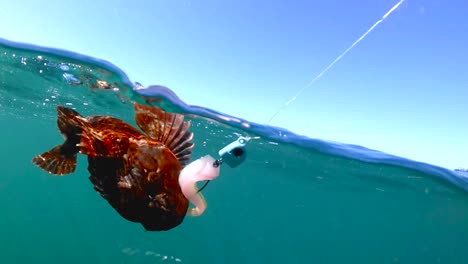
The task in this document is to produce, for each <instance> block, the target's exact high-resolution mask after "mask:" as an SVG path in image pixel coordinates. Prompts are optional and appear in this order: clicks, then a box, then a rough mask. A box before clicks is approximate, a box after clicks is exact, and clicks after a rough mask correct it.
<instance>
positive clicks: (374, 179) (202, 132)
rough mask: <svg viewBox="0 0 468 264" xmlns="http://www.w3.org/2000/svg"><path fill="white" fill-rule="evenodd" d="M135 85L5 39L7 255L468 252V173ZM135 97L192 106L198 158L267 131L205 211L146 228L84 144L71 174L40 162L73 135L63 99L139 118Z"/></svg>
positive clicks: (48, 259)
mask: <svg viewBox="0 0 468 264" xmlns="http://www.w3.org/2000/svg"><path fill="white" fill-rule="evenodd" d="M134 87H135V86H134V84H133V83H132V82H130V80H129V79H128V78H127V77H126V75H125V73H124V72H123V71H121V70H120V69H118V68H117V67H115V66H113V65H112V64H110V63H108V62H105V61H101V60H98V59H95V58H91V57H87V56H83V55H79V54H75V53H71V52H66V51H61V50H55V49H48V48H43V47H36V46H32V45H25V44H19V43H13V42H9V41H6V40H1V39H0V120H1V124H2V128H3V129H2V131H1V134H0V135H1V136H2V137H1V138H2V139H4V140H2V143H1V144H2V150H3V151H2V152H0V158H1V160H2V162H1V163H0V164H1V165H0V171H1V172H2V174H1V176H0V205H1V206H2V209H3V210H2V217H0V262H1V263H31V262H33V263H159V262H165V263H344V262H353V263H468V203H467V202H468V195H467V191H468V177H467V175H463V174H462V173H457V172H454V171H451V170H447V169H444V168H440V167H436V166H432V165H430V164H424V163H420V162H415V161H411V160H408V159H404V158H400V157H395V156H392V155H388V154H385V153H382V152H379V151H374V150H369V149H366V148H364V147H361V146H353V145H346V144H341V143H336V142H328V141H323V140H317V139H310V138H306V137H302V136H298V135H295V134H293V133H291V132H289V131H287V130H285V129H282V128H276V127H268V126H263V125H259V124H254V123H250V122H248V121H247V120H244V119H239V118H235V117H230V116H227V115H225V114H222V113H219V112H216V111H213V110H210V109H206V108H203V107H196V106H189V105H186V104H185V103H183V101H181V100H180V99H179V98H178V97H177V96H176V95H175V94H173V93H172V92H170V91H169V90H166V89H164V88H161V87H149V88H148V87H146V88H145V87H140V88H141V89H139V90H135V89H134ZM129 100H133V101H138V102H140V103H143V102H146V101H151V103H152V104H154V105H158V106H161V107H163V108H165V109H166V110H168V111H176V112H180V113H184V114H187V117H188V118H190V119H191V120H192V124H193V129H192V131H193V132H194V133H195V138H194V141H195V144H196V147H195V149H194V155H193V157H194V158H198V157H200V156H202V155H205V154H211V155H213V156H215V155H216V154H217V151H218V150H219V149H220V148H221V147H223V146H224V145H226V144H228V143H230V142H231V141H233V140H234V139H236V138H237V136H238V135H244V136H251V137H255V138H256V139H253V140H252V141H250V142H249V144H248V146H247V151H248V158H247V160H246V162H245V163H244V164H242V165H241V166H239V167H237V168H235V169H231V168H229V167H227V166H223V167H222V170H221V176H220V177H219V178H218V179H216V181H214V182H212V183H210V185H208V187H207V188H206V190H205V191H204V193H205V197H206V198H207V201H208V210H207V212H206V213H205V214H204V215H203V216H202V217H200V218H186V220H185V221H184V223H183V224H182V225H180V226H179V227H177V228H175V229H173V230H171V231H168V232H146V231H144V229H143V228H142V227H141V226H140V225H138V224H134V223H130V222H127V221H125V220H124V219H122V218H121V217H120V216H119V215H118V214H117V213H116V212H115V211H114V210H113V209H112V208H111V207H110V206H109V205H108V204H107V202H106V201H104V200H103V199H102V198H101V197H100V196H99V195H98V194H97V193H96V192H95V191H94V190H93V188H92V185H91V183H90V182H89V180H88V179H87V177H88V173H87V171H86V160H85V159H84V158H83V157H81V158H80V159H79V165H78V169H77V171H76V172H75V173H74V174H73V175H69V176H64V177H53V176H51V175H49V174H47V173H45V172H43V171H41V170H40V169H38V168H37V167H35V166H34V165H33V164H32V163H31V158H32V157H33V156H35V155H37V154H39V153H42V152H43V151H45V150H47V149H49V148H51V147H52V146H55V145H56V144H58V143H60V142H61V141H62V138H61V136H60V134H59V133H58V131H57V130H56V125H55V118H56V113H55V107H56V106H57V105H68V106H69V107H74V108H76V109H77V110H78V111H79V112H80V113H82V114H84V115H91V114H104V115H112V116H115V117H118V118H121V119H124V120H126V121H128V122H130V123H133V120H132V119H133V110H132V107H131V104H130V103H129Z"/></svg>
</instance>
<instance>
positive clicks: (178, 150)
mask: <svg viewBox="0 0 468 264" xmlns="http://www.w3.org/2000/svg"><path fill="white" fill-rule="evenodd" d="M134 109H135V120H136V124H137V125H138V126H139V127H140V129H141V130H142V131H143V132H140V131H139V130H138V129H136V128H134V127H133V126H131V125H129V124H128V123H126V122H124V121H122V120H120V119H117V118H114V117H110V116H100V115H94V116H88V117H84V116H81V115H80V114H79V113H78V112H76V111H75V110H73V109H70V108H66V107H63V106H58V107H57V112H58V117H57V125H58V129H59V131H60V132H61V133H62V135H63V137H64V138H65V142H64V143H63V144H62V145H58V146H56V147H54V148H52V149H51V150H49V151H47V152H45V153H43V154H41V155H38V156H36V157H34V158H33V159H32V161H33V163H35V164H36V165H38V166H39V167H41V168H42V169H44V170H46V171H48V172H49V173H51V174H54V175H64V174H70V173H72V172H74V170H75V168H76V160H77V154H78V153H81V154H84V155H87V156H88V171H89V173H90V174H91V175H90V177H89V179H90V181H91V182H92V183H93V185H94V189H95V190H96V191H97V192H98V193H99V194H100V195H101V196H102V197H103V198H104V199H106V200H107V201H108V202H109V204H110V205H111V206H112V207H113V208H114V209H115V210H116V211H117V212H118V213H119V214H120V215H121V216H122V217H124V218H125V219H127V220H129V221H132V222H138V223H141V224H142V225H143V226H144V228H145V229H146V230H151V231H160V230H169V229H172V228H174V227H176V226H178V225H179V224H180V223H182V221H183V219H184V217H185V215H192V216H198V215H201V214H202V213H203V211H204V210H205V208H206V202H205V200H204V198H203V195H202V194H201V193H200V192H199V191H198V188H197V187H196V185H195V183H196V182H197V181H202V180H212V179H214V178H216V177H217V176H218V175H219V167H217V166H213V164H214V162H215V160H214V159H213V158H212V157H211V156H205V157H202V158H200V159H198V160H195V161H194V162H192V163H190V164H188V165H187V163H188V161H189V159H190V156H191V154H192V148H193V146H194V144H193V143H192V138H193V133H191V132H189V128H190V121H184V116H183V115H181V114H175V113H167V112H165V111H163V110H162V109H160V108H157V107H150V106H144V105H141V104H137V103H134ZM189 200H190V201H191V202H192V203H193V204H194V205H195V208H190V209H189Z"/></svg>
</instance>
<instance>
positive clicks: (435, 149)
mask: <svg viewBox="0 0 468 264" xmlns="http://www.w3.org/2000/svg"><path fill="white" fill-rule="evenodd" d="M397 2H398V1H397V0H354V1H345V0H339V1H338V0H315V1H312V0H310V1H293V0H292V1H286V0H283V1H275V0H255V1H254V0H225V1H223V0H217V1H215V0H211V1H203V0H200V1H188V0H159V1H158V0H154V1H108V0H101V1H96V0H95V1H89V0H82V1H79V2H77V1H57V0H50V1H47V4H41V3H45V2H44V1H31V0H29V1H26V0H15V1H2V3H1V8H0V25H1V30H0V37H3V38H6V39H9V40H13V41H21V42H28V43H33V44H38V45H43V46H50V47H57V48H63V49H67V50H72V51H76V52H80V53H84V54H87V55H91V56H95V57H98V58H102V59H106V60H108V61H110V62H112V63H114V64H116V65H117V66H118V67H120V68H121V69H123V70H124V71H125V72H126V73H127V74H128V75H129V77H130V78H131V79H132V80H133V81H138V82H141V83H143V84H144V85H150V84H161V85H165V86H168V87H170V88H171V89H172V90H174V91H175V92H176V93H177V94H178V95H179V97H181V98H182V99H183V100H184V101H185V102H187V103H188V104H194V105H201V106H205V107H208V108H212V109H215V110H218V111H221V112H224V113H227V114H231V115H235V116H238V117H242V118H245V119H247V120H250V121H254V122H258V123H265V122H266V121H267V120H268V119H269V118H270V117H271V115H272V114H273V113H274V112H276V111H277V110H278V108H280V107H281V106H282V105H283V104H284V103H285V102H286V101H287V100H289V99H290V98H291V97H292V96H293V95H294V94H295V93H296V92H297V91H298V90H299V89H301V88H303V87H305V86H306V85H307V84H308V83H309V82H310V81H311V80H312V79H313V78H314V77H315V76H317V74H319V73H320V72H321V71H322V70H323V69H324V68H325V67H326V66H327V65H329V64H330V63H331V62H332V61H333V60H334V59H335V58H336V57H337V56H338V55H340V54H341V53H342V52H343V51H344V50H346V49H347V48H348V47H349V46H350V45H351V44H352V43H353V42H354V41H356V40H357V39H358V38H359V37H360V36H361V35H362V34H363V33H364V32H366V31H367V30H368V29H369V28H370V27H371V26H372V25H373V24H374V23H375V22H376V21H378V20H379V19H380V18H381V17H382V16H383V15H384V14H385V13H386V12H387V11H388V10H389V9H390V8H391V7H392V6H394V5H395V4H396V3H397ZM467 10H468V2H466V1H464V0H452V1H445V0H426V1H423V0H406V1H404V2H403V4H402V5H401V6H399V8H398V9H396V10H395V11H394V12H393V13H392V14H391V15H390V16H388V17H387V19H386V20H385V21H384V22H382V23H381V24H379V25H378V26H377V27H376V28H375V29H374V30H373V31H372V32H371V33H370V34H369V35H367V36H366V38H364V39H363V40H362V41H361V42H360V43H358V44H357V45H356V46H355V47H354V48H353V49H352V50H351V51H350V52H349V53H348V54H347V55H346V56H344V57H343V58H342V59H341V60H340V61H339V62H337V63H336V64H335V65H334V66H333V67H332V68H331V69H330V70H329V71H328V72H327V73H326V74H324V75H323V76H322V78H320V79H319V80H317V81H316V82H315V83H314V84H313V85H311V86H310V87H308V88H307V89H305V91H304V92H303V93H302V94H301V95H300V96H299V97H298V98H297V100H295V101H294V102H293V103H292V104H290V105H289V106H288V107H287V108H285V109H284V110H283V111H282V112H281V113H280V114H279V115H277V116H276V117H275V119H273V121H272V122H271V124H272V125H275V126H281V127H285V128H287V129H289V130H291V131H293V132H296V133H298V134H302V135H307V136H309V137H312V138H320V139H326V140H333V141H338V142H344V143H352V144H358V145H363V146H366V147H369V148H374V149H378V150H382V151H385V152H388V153H391V154H395V155H399V156H403V157H407V158H412V159H415V160H419V161H424V162H429V163H432V164H435V165H441V166H445V167H448V168H456V167H468V158H467V156H468V155H467V150H468V138H467V135H468V122H467V121H468V118H467V113H468V81H467V80H468V63H467V59H468V52H467V48H466V47H468V34H467V32H468V19H466V17H467V14H466V11H467Z"/></svg>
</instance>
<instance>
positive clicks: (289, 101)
mask: <svg viewBox="0 0 468 264" xmlns="http://www.w3.org/2000/svg"><path fill="white" fill-rule="evenodd" d="M405 1H406V0H400V2H398V3H396V4H395V5H394V6H393V7H392V8H390V10H388V11H387V13H385V15H383V16H382V18H381V19H379V20H378V21H377V22H375V23H374V25H372V27H370V28H369V29H368V30H367V31H366V32H365V33H364V34H362V36H361V37H359V38H358V39H357V40H356V41H355V42H354V43H353V44H351V46H349V47H348V48H347V49H346V50H345V51H344V52H343V53H341V54H340V55H339V56H338V57H336V59H335V60H334V61H333V62H332V63H330V64H329V65H328V66H327V67H326V68H325V69H323V70H322V71H321V72H320V73H319V74H318V75H317V76H315V78H313V79H312V80H311V81H310V82H309V83H308V84H307V85H306V86H304V87H302V88H301V89H299V90H298V91H297V93H296V94H295V95H294V96H293V97H291V99H289V100H288V101H286V102H285V103H284V104H283V106H281V107H280V108H279V109H278V110H277V111H276V112H275V113H274V114H273V115H272V116H271V117H270V119H269V120H268V121H267V122H266V123H265V124H269V123H270V122H271V121H272V120H273V119H274V118H275V117H276V116H277V115H278V114H279V113H280V112H281V111H283V110H284V109H285V108H286V107H288V106H289V105H290V104H291V103H292V102H294V101H295V100H296V99H297V97H298V96H299V95H301V94H302V92H304V91H305V89H307V88H309V87H310V86H312V85H313V84H314V83H315V82H316V81H317V80H318V79H320V77H322V76H323V75H324V74H325V73H326V72H327V71H328V70H330V68H331V67H333V66H334V65H335V63H337V62H338V61H339V60H341V58H343V57H344V56H345V55H346V53H348V52H349V51H350V50H351V49H352V48H354V46H356V45H357V44H358V43H359V42H361V40H363V39H364V38H365V37H366V36H367V35H368V34H369V33H370V32H372V30H374V28H375V27H377V25H378V24H380V23H382V22H383V21H384V20H385V19H386V18H387V17H388V16H389V15H390V14H391V13H393V11H395V10H396V9H397V8H398V7H399V6H400V5H401V4H402V3H403V2H405Z"/></svg>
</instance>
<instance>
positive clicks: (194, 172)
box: [179, 155, 219, 216]
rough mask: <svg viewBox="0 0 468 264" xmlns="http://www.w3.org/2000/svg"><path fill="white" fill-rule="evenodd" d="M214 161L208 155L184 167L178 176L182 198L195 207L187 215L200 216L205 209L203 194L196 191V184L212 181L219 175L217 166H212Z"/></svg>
mask: <svg viewBox="0 0 468 264" xmlns="http://www.w3.org/2000/svg"><path fill="white" fill-rule="evenodd" d="M214 162H215V159H214V158H213V157H211V156H210V155H206V156H204V157H201V158H199V159H197V160H195V161H193V162H192V163H190V164H188V165H187V166H185V168H184V169H183V170H182V171H181V172H180V175H179V185H180V188H181V189H182V193H183V194H184V196H185V197H186V198H187V199H188V200H189V201H190V202H191V203H192V204H193V205H194V206H195V208H189V209H188V211H187V215H190V216H200V215H201V214H203V212H204V211H205V209H206V201H205V198H204V197H203V194H202V193H201V192H199V191H198V188H197V185H196V183H197V182H199V181H207V180H213V179H215V178H216V177H218V175H219V166H218V167H215V166H213V164H214Z"/></svg>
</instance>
